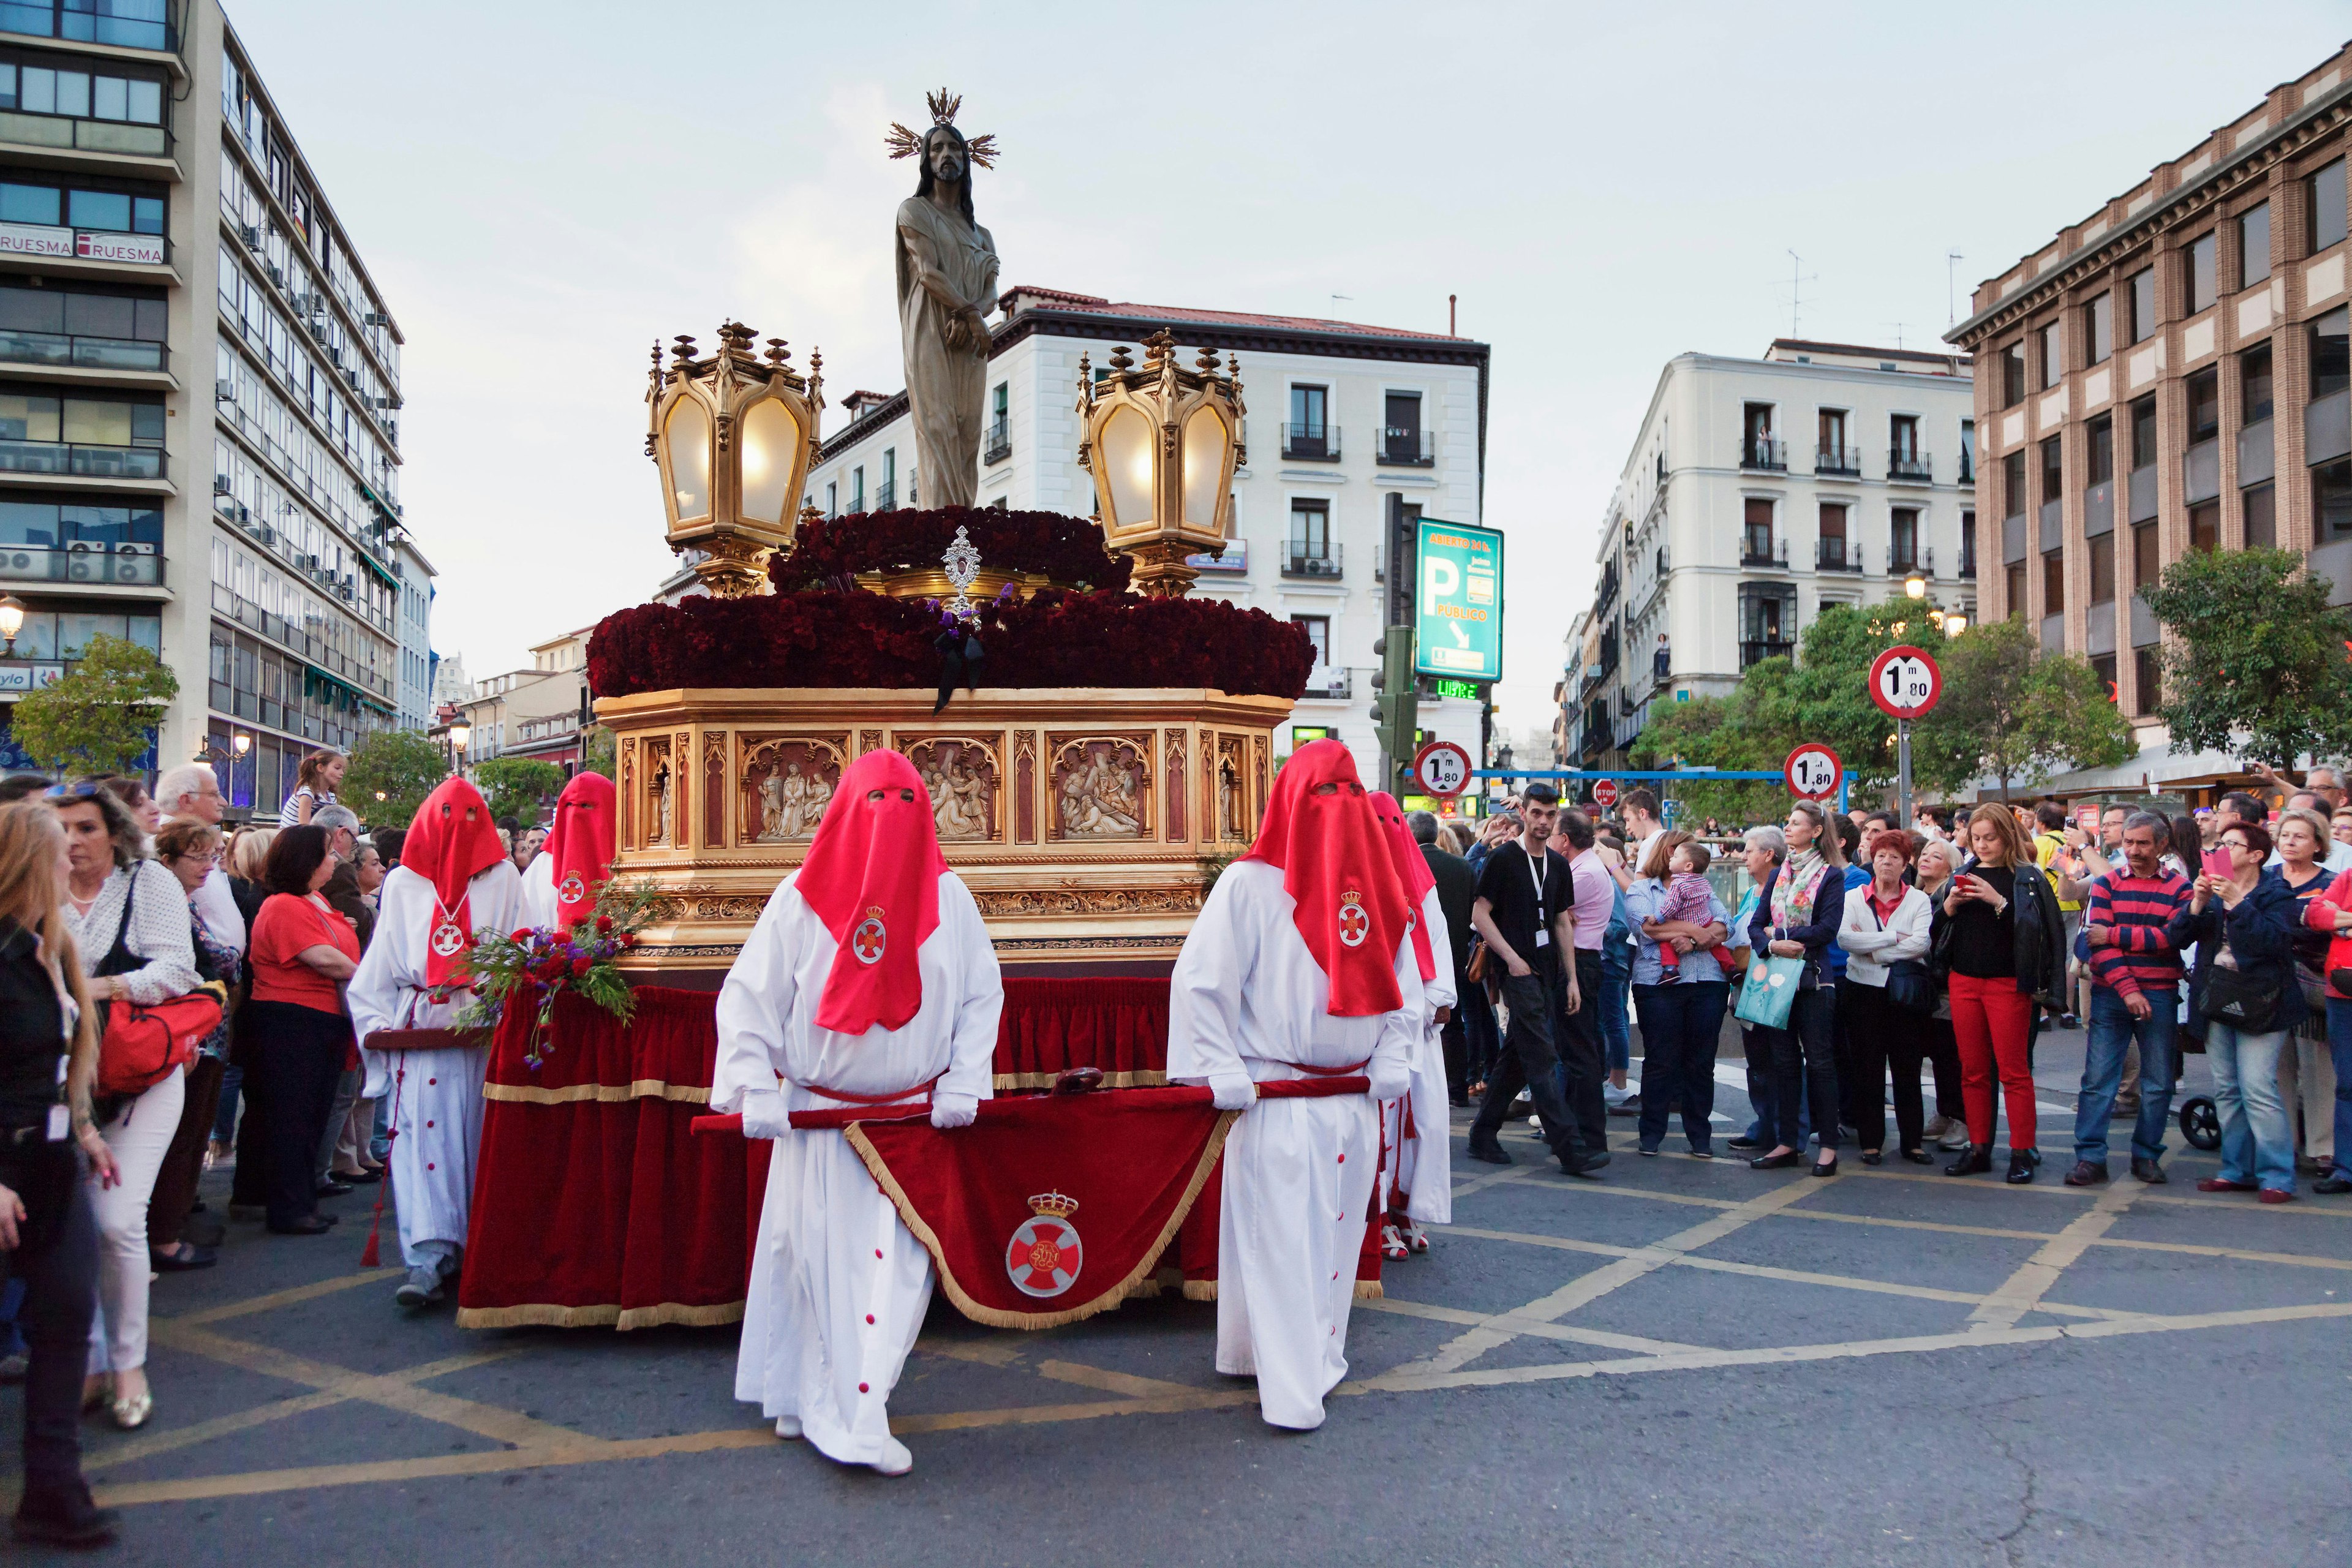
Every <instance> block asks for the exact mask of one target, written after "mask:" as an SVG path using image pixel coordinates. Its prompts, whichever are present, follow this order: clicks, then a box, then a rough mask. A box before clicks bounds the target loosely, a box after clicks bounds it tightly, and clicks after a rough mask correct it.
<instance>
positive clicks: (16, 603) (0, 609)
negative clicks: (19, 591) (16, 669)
mask: <svg viewBox="0 0 2352 1568" xmlns="http://www.w3.org/2000/svg"><path fill="white" fill-rule="evenodd" d="M24 629H25V605H24V602H23V601H22V600H20V599H18V598H17V597H16V595H14V594H0V637H5V638H7V639H8V652H7V656H6V657H8V658H16V634H17V633H18V632H21V631H23V630H24Z"/></svg>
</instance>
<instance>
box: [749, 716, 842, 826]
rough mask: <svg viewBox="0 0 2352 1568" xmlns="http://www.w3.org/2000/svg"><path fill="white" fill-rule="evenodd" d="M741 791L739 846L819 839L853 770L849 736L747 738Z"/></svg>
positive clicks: (770, 736) (839, 734)
mask: <svg viewBox="0 0 2352 1568" xmlns="http://www.w3.org/2000/svg"><path fill="white" fill-rule="evenodd" d="M742 746H743V771H742V773H741V774H740V782H739V784H738V786H737V789H736V792H735V793H736V810H737V818H736V820H737V821H738V822H739V823H740V824H741V826H740V829H739V834H740V837H739V839H738V842H740V843H744V844H793V843H802V842H805V841H806V840H808V839H810V838H813V837H815V836H816V830H817V828H818V826H821V825H822V824H823V823H824V814H825V811H826V809H827V808H828V807H829V806H831V805H832V804H833V797H834V792H835V791H836V790H837V789H839V788H840V787H841V773H842V770H843V769H844V768H845V767H847V766H848V765H849V736H848V733H847V732H846V731H841V732H837V733H835V734H831V735H762V734H756V733H746V734H745V735H744V736H743V737H742Z"/></svg>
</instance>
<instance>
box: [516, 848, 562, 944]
mask: <svg viewBox="0 0 2352 1568" xmlns="http://www.w3.org/2000/svg"><path fill="white" fill-rule="evenodd" d="M522 919H523V923H524V924H525V925H528V926H531V927H533V928H535V929H537V930H540V931H553V930H554V929H555V928H556V927H557V926H558V925H560V924H562V910H560V909H559V908H558V907H557V905H556V902H555V857H554V856H552V855H535V856H533V857H532V858H531V862H530V866H529V867H528V868H526V869H525V870H524V871H523V874H522Z"/></svg>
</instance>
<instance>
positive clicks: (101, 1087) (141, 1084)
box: [93, 861, 228, 1099]
mask: <svg viewBox="0 0 2352 1568" xmlns="http://www.w3.org/2000/svg"><path fill="white" fill-rule="evenodd" d="M144 865H145V862H143V861H142V862H139V863H137V864H134V865H133V866H132V867H131V876H130V879H129V881H130V886H128V887H126V888H125V889H123V894H122V921H121V924H120V925H118V926H117V927H116V928H115V931H114V945H113V946H112V947H111V948H110V949H109V950H108V951H107V954H106V957H105V958H104V959H102V960H101V961H100V963H99V965H98V968H97V970H96V972H95V974H94V975H93V978H96V977H97V976H99V975H108V974H124V973H130V972H131V970H134V969H137V968H139V967H140V961H139V958H138V956H137V955H136V954H134V953H133V952H131V943H130V935H131V904H132V900H135V899H136V898H137V897H138V896H139V873H140V871H141V869H142V868H143V867H144ZM227 995H228V993H227V990H226V987H224V986H222V985H221V984H219V983H218V982H217V981H214V982H208V983H206V984H204V985H201V986H199V987H197V988H196V989H195V990H194V991H191V992H189V993H188V994H186V995H184V996H174V997H172V998H171V999H170V1000H168V1001H163V1002H158V1003H156V1004H154V1005H152V1006H150V1005H146V1004H144V1003H140V1002H130V1001H115V1002H108V1003H102V1004H100V1012H99V1016H100V1020H101V1024H102V1027H101V1030H100V1035H99V1040H98V1089H97V1092H98V1095H99V1097H100V1098H101V1099H121V1098H124V1097H128V1096H131V1095H138V1094H144V1093H146V1092H147V1090H149V1089H152V1088H154V1087H155V1086H156V1085H157V1084H159V1083H161V1082H163V1080H164V1079H167V1078H169V1077H171V1076H172V1074H173V1072H175V1071H177V1070H178V1069H180V1068H184V1067H186V1066H188V1065H189V1064H191V1063H192V1062H194V1060H195V1059H196V1047H198V1046H200V1045H202V1044H203V1043H204V1042H205V1040H206V1039H208V1038H210V1037H211V1036H212V1033H213V1031H214V1030H215V1029H217V1028H219V1027H220V1022H221V1005H222V1003H223V1002H225V1001H226V1000H227Z"/></svg>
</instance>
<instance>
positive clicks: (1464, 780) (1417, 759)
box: [1412, 741, 1470, 798]
mask: <svg viewBox="0 0 2352 1568" xmlns="http://www.w3.org/2000/svg"><path fill="white" fill-rule="evenodd" d="M1412 776H1413V778H1414V779H1415V780H1416V781H1417V782H1418V783H1419V784H1420V785H1421V787H1422V789H1423V792H1424V793H1426V794H1429V795H1437V796H1440V797H1441V798H1444V797H1451V796H1453V795H1460V794H1461V793H1462V792H1463V791H1464V790H1465V789H1467V788H1469V787H1470V753H1469V752H1465V751H1464V750H1463V749H1462V748H1461V747H1459V746H1457V745H1455V744H1454V742H1451V741H1432V742H1429V744H1427V745H1425V746H1423V747H1422V749H1421V750H1420V751H1418V752H1414V753H1413V758H1412Z"/></svg>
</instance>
